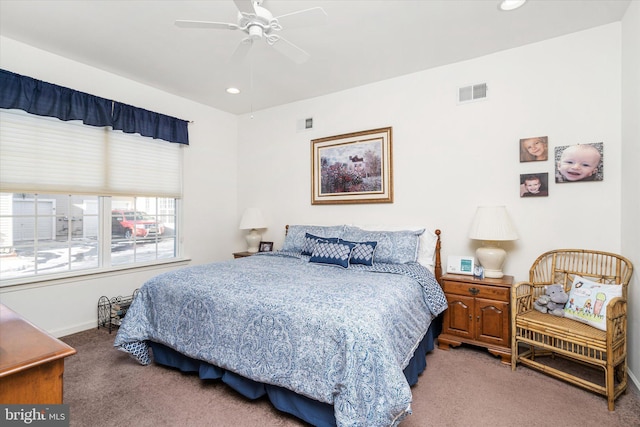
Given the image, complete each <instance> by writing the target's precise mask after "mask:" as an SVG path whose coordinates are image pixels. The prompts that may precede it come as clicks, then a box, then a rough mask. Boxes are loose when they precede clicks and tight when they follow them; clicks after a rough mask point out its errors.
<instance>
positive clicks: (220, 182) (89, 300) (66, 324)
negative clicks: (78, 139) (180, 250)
mask: <svg viewBox="0 0 640 427" xmlns="http://www.w3.org/2000/svg"><path fill="white" fill-rule="evenodd" d="M0 52H2V55H0V67H1V68H3V69H5V70H8V71H12V72H15V73H18V74H22V75H26V76H30V77H33V78H36V79H40V80H44V81H47V82H49V83H54V84H58V85H61V86H67V87H71V88H74V89H77V90H80V91H83V92H87V93H91V94H93V95H97V96H101V97H104V98H108V99H114V100H117V101H121V102H124V103H127V104H131V105H135V106H137V107H142V108H146V109H148V110H152V111H157V112H160V113H163V114H168V115H170V116H174V117H179V118H182V119H185V120H192V121H193V123H191V124H189V139H190V145H189V147H185V150H184V197H183V211H184V217H183V228H182V232H183V234H182V237H183V241H184V255H185V257H188V258H190V259H191V260H192V263H193V264H201V263H204V262H210V261H214V260H221V259H228V258H230V257H231V252H232V251H233V250H235V249H238V248H235V247H234V243H236V244H237V240H238V239H239V234H240V233H239V231H238V230H237V225H238V213H237V210H236V206H237V188H236V170H237V157H236V153H237V151H236V140H237V126H238V119H237V117H236V116H234V115H231V114H227V113H223V112H221V111H219V110H216V109H213V108H210V107H207V106H204V105H202V104H198V103H195V102H192V101H189V100H186V99H184V98H180V97H177V96H173V95H169V94H167V93H165V92H162V91H159V90H157V89H154V88H151V87H149V86H145V85H142V84H138V83H136V82H134V81H131V80H128V79H125V78H122V77H119V76H116V75H114V74H110V73H107V72H104V71H101V70H98V69H96V68H92V67H89V66H86V65H84V64H80V63H78V62H75V61H72V60H69V59H66V58H63V57H60V56H57V55H53V54H50V53H48V52H45V51H42V50H39V49H35V48H33V47H30V46H28V45H25V44H22V43H19V42H16V41H14V40H11V39H7V38H5V37H2V38H0ZM0 262H1V260H0ZM175 267H176V266H170V267H164V268H153V269H144V270H135V271H129V272H121V273H118V274H110V275H102V276H85V277H82V278H79V279H74V280H63V281H56V282H52V283H49V282H45V283H42V284H38V285H26V286H16V287H10V288H0V302H2V303H3V304H6V305H8V306H9V307H11V308H12V309H14V310H15V311H17V312H18V313H20V314H21V315H23V316H24V317H26V318H27V319H29V320H30V321H31V322H33V323H35V324H36V325H38V326H40V327H41V328H43V329H45V330H47V331H48V332H50V333H52V334H53V335H56V336H63V335H66V334H69V333H73V332H77V331H82V330H85V329H88V328H91V327H95V326H96V322H97V315H96V312H97V309H96V306H97V302H98V298H100V296H102V295H106V296H109V297H111V296H116V295H128V294H131V292H132V291H133V290H134V289H135V288H137V287H139V286H140V285H141V284H142V283H143V282H144V281H145V280H146V279H148V278H150V277H151V276H153V275H155V274H158V273H160V272H163V271H166V270H168V269H170V268H175ZM47 285H53V286H47Z"/></svg>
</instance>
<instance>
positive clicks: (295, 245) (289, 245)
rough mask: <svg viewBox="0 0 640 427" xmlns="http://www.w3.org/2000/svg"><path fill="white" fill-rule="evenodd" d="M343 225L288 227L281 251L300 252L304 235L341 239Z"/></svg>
mask: <svg viewBox="0 0 640 427" xmlns="http://www.w3.org/2000/svg"><path fill="white" fill-rule="evenodd" d="M343 231H344V225H331V226H323V225H290V226H289V229H288V230H287V235H286V236H285V238H284V244H283V245H282V250H283V251H290V252H302V247H303V246H304V238H305V235H306V233H309V234H313V235H315V236H318V237H341V236H342V233H343Z"/></svg>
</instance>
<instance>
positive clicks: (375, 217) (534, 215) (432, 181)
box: [238, 4, 640, 372]
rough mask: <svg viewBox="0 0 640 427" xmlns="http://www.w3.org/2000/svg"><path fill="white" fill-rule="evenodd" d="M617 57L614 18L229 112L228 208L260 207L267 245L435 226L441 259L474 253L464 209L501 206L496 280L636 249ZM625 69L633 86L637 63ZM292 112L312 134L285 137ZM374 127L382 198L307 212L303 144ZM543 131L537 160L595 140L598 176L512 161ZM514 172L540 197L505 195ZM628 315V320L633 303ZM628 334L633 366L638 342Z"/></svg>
mask: <svg viewBox="0 0 640 427" xmlns="http://www.w3.org/2000/svg"><path fill="white" fill-rule="evenodd" d="M637 6H638V5H637V4H634V7H637ZM635 13H636V14H637V12H635ZM633 16H635V15H633ZM630 20H631V18H630ZM625 25H627V24H625ZM628 26H629V27H633V28H635V29H634V30H633V34H631V35H629V36H628V37H629V38H630V37H635V36H637V28H638V25H637V17H635V18H633V23H632V24H629V25H628ZM636 46H637V45H636ZM633 49H634V52H635V51H637V47H634V48H633ZM625 52H626V50H625ZM621 61H622V47H621V23H614V24H610V25H606V26H602V27H598V28H595V29H591V30H588V31H583V32H579V33H575V34H571V35H568V36H564V37H560V38H556V39H553V40H548V41H544V42H540V43H535V44H531V45H528V46H525V47H521V48H517V49H512V50H508V51H504V52H499V53H496V54H492V55H488V56H484V57H481V58H477V59H474V60H470V61H466V62H461V63H457V64H453V65H449V66H444V67H440V68H437V69H433V70H427V71H423V72H419V73H415V74H411V75H407V76H404V77H400V78H395V79H391V80H386V81H383V82H379V83H376V84H371V85H367V86H362V87H358V88H354V89H351V90H347V91H344V92H341V93H336V94H332V95H328V96H323V97H319V98H315V99H310V100H305V101H301V102H297V103H293V104H290V105H285V106H281V107H277V108H271V109H268V110H264V111H258V112H254V113H253V118H251V117H250V116H249V115H245V116H242V117H241V118H240V126H239V140H238V144H239V154H238V156H239V158H242V159H243V160H242V163H241V164H240V165H239V176H238V189H239V191H238V203H239V207H240V208H241V209H242V208H244V207H247V206H257V207H260V208H261V209H263V212H264V214H265V216H267V218H268V222H269V229H268V230H267V231H266V233H265V235H264V237H263V239H264V240H273V241H274V242H275V245H276V248H278V247H280V246H281V244H282V241H283V227H284V226H285V224H296V223H317V224H335V223H363V224H371V223H376V224H379V223H388V224H425V225H427V226H430V227H433V228H440V229H441V230H442V240H443V243H442V254H443V261H445V262H446V257H447V255H469V254H473V253H474V251H475V248H476V247H477V244H476V243H475V242H473V241H471V240H469V239H468V238H467V237H466V234H467V231H468V227H469V225H470V222H471V218H472V216H473V213H474V211H475V209H476V206H478V205H480V204H493V203H496V204H505V205H506V206H507V208H508V210H509V211H510V213H511V216H512V218H513V219H514V221H515V224H516V227H517V229H518V232H519V234H520V239H519V240H518V241H516V242H514V243H512V244H509V245H506V247H507V249H508V252H509V255H508V259H507V262H506V265H505V272H506V274H511V275H514V276H515V279H516V280H525V279H527V278H528V269H529V267H530V266H531V263H532V262H533V261H534V259H535V258H536V257H537V256H538V255H539V254H541V253H542V252H544V251H546V250H550V249H554V248H562V247H564V248H591V249H596V250H602V251H610V252H615V253H625V252H633V251H635V252H637V247H638V246H637V245H638V243H637V241H638V239H637V236H638V233H637V227H638V225H637V218H638V207H637V204H638V196H637V192H638V186H637V183H638V182H639V181H638V175H637V173H638V172H637V169H638V168H637V164H638V162H637V157H638V152H639V151H638V145H637V141H638V134H637V128H634V129H635V130H634V131H633V132H634V133H633V134H632V135H629V141H628V142H627V144H626V146H625V158H627V156H629V157H628V158H629V159H631V158H634V159H635V160H636V161H635V162H634V161H632V160H629V166H628V167H629V168H631V169H634V170H635V172H629V174H631V173H633V174H634V176H633V177H631V178H633V179H626V176H625V180H626V181H627V182H628V185H629V187H628V188H627V190H626V191H627V192H632V191H634V192H635V198H632V201H629V200H627V199H625V203H626V204H628V203H634V205H635V211H634V215H633V216H632V218H634V219H633V220H631V218H628V222H629V223H631V222H632V221H633V224H627V225H626V230H628V231H629V233H626V234H627V235H628V237H627V238H626V240H627V241H628V244H627V246H629V251H625V250H623V247H622V234H625V232H626V230H625V229H623V232H622V233H621V226H622V224H621V203H622V193H621V191H622V190H621V189H622V178H623V174H622V172H621V167H622V149H623V146H622V142H621V119H622V113H621V105H622V104H621V102H622V95H621V84H622V82H621V79H622V70H621ZM633 61H634V62H633V63H634V65H633V67H634V68H633V69H632V70H631V71H632V73H633V72H635V74H634V78H635V77H637V75H638V73H637V55H636V56H635V57H634V60H633ZM634 70H635V71H634ZM480 82H487V83H488V85H489V96H488V99H487V100H486V101H480V102H476V103H472V104H467V105H457V103H456V92H457V88H458V87H460V86H465V85H468V84H473V83H480ZM633 85H634V86H632V87H631V90H634V91H636V92H637V88H638V86H637V82H636V83H633ZM255 90H260V88H259V87H257V88H255ZM306 117H313V118H314V124H315V128H314V129H313V130H311V131H307V132H297V131H296V121H297V120H299V119H303V118H306ZM637 117H638V110H637V107H636V109H635V110H634V111H629V112H627V114H626V115H625V118H627V120H628V121H629V127H631V126H637V124H638V121H637ZM384 126H392V127H393V167H394V183H395V186H394V188H395V201H394V203H393V204H378V205H375V204H371V205H332V206H324V205H323V206H313V205H311V203H310V199H311V196H310V191H311V190H310V176H311V170H310V169H311V166H310V163H311V162H310V151H311V150H310V140H311V139H314V138H321V137H326V136H332V135H339V134H342V133H348V132H355V131H360V130H366V129H374V128H378V127H384ZM629 132H630V131H629ZM545 135H546V136H548V137H549V146H550V149H551V150H550V151H551V153H552V152H553V148H554V147H556V146H563V145H572V144H578V143H590V142H603V143H604V157H605V166H604V181H602V182H581V183H565V184H555V182H553V181H554V178H553V176H554V174H553V172H554V165H553V162H552V161H551V160H549V161H546V162H530V163H520V162H519V154H518V140H519V139H520V138H523V137H531V136H545ZM631 156H635V157H631ZM256 171H262V172H261V173H259V174H258V173H257V172H256ZM528 172H547V173H549V178H550V181H551V183H550V189H549V197H546V198H520V197H519V192H518V183H519V175H520V174H523V173H528ZM257 176H259V178H257ZM632 231H633V232H634V233H635V234H633V235H632V233H631V232H632ZM632 236H635V237H632ZM632 239H633V240H632ZM632 242H633V243H632ZM632 245H633V247H630V246H632ZM624 249H626V248H624ZM636 265H637V266H640V260H636ZM636 280H637V275H636ZM636 284H637V283H636ZM633 311H634V312H633V313H632V316H630V318H632V319H634V322H635V324H636V325H637V322H638V321H639V317H640V314H639V313H640V307H639V306H638V305H637V304H636V305H635V306H633ZM633 327H634V328H635V330H636V336H637V331H638V330H640V328H638V327H637V326H633ZM630 339H631V343H632V344H631V346H630V348H631V349H632V352H631V353H630V358H631V359H635V360H636V361H637V358H638V355H640V349H639V348H638V347H639V346H640V343H638V341H639V340H638V339H637V338H635V339H634V338H633V337H632V336H631V334H630ZM631 366H634V369H635V370H636V372H640V366H638V364H637V363H635V365H631Z"/></svg>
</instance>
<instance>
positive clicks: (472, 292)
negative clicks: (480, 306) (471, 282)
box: [469, 288, 480, 295]
mask: <svg viewBox="0 0 640 427" xmlns="http://www.w3.org/2000/svg"><path fill="white" fill-rule="evenodd" d="M469 293H470V294H471V295H478V294H479V293H480V289H478V288H469Z"/></svg>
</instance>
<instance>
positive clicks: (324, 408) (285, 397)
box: [149, 318, 442, 427]
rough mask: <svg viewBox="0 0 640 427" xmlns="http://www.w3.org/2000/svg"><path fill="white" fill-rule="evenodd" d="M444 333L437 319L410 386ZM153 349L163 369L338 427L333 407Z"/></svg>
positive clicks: (409, 371) (411, 371) (412, 367)
mask: <svg viewBox="0 0 640 427" xmlns="http://www.w3.org/2000/svg"><path fill="white" fill-rule="evenodd" d="M441 329H442V323H441V319H440V318H437V319H434V321H433V322H432V323H431V326H430V327H429V330H428V331H427V334H426V335H425V337H424V339H423V340H422V342H421V343H420V345H419V346H418V348H417V349H416V351H415V353H414V354H413V357H412V358H411V360H410V361H409V365H407V367H406V368H405V369H404V375H405V377H406V378H407V381H408V383H409V385H411V386H413V385H414V384H416V383H417V382H418V376H419V375H420V374H421V373H422V371H424V369H425V368H426V367H427V361H426V358H425V357H426V355H427V353H429V352H430V351H432V350H433V349H434V346H435V339H436V338H437V337H438V335H440V330H441ZM149 345H150V346H151V349H152V351H153V359H154V361H155V362H156V363H158V364H160V365H165V366H169V367H172V368H177V369H179V370H181V371H183V372H197V373H198V375H199V376H200V378H201V379H220V380H222V382H224V383H225V384H227V385H228V386H230V387H231V388H233V389H234V390H236V391H237V392H239V393H240V394H242V395H243V396H245V397H247V398H249V399H258V398H260V397H262V396H264V395H265V394H266V395H267V396H268V397H269V400H270V401H271V403H272V404H273V406H274V407H276V408H277V409H279V410H280V411H283V412H286V413H289V414H292V415H294V416H296V417H298V418H300V419H301V420H303V421H306V422H307V423H309V424H312V425H314V426H318V427H325V426H326V427H328V426H335V425H336V419H335V416H334V412H333V405H330V404H328V403H323V402H318V401H316V400H313V399H310V398H308V397H305V396H301V395H299V394H296V393H294V392H292V391H291V390H288V389H286V388H282V387H278V386H274V385H270V384H263V383H258V382H255V381H253V380H250V379H248V378H245V377H242V376H240V375H238V374H234V373H233V372H229V371H226V370H224V369H222V368H219V367H217V366H214V365H211V364H209V363H207V362H203V361H201V360H196V359H192V358H190V357H187V356H185V355H183V354H180V353H178V352H177V351H175V350H173V349H172V348H169V347H167V346H165V345H163V344H159V343H155V342H149Z"/></svg>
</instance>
